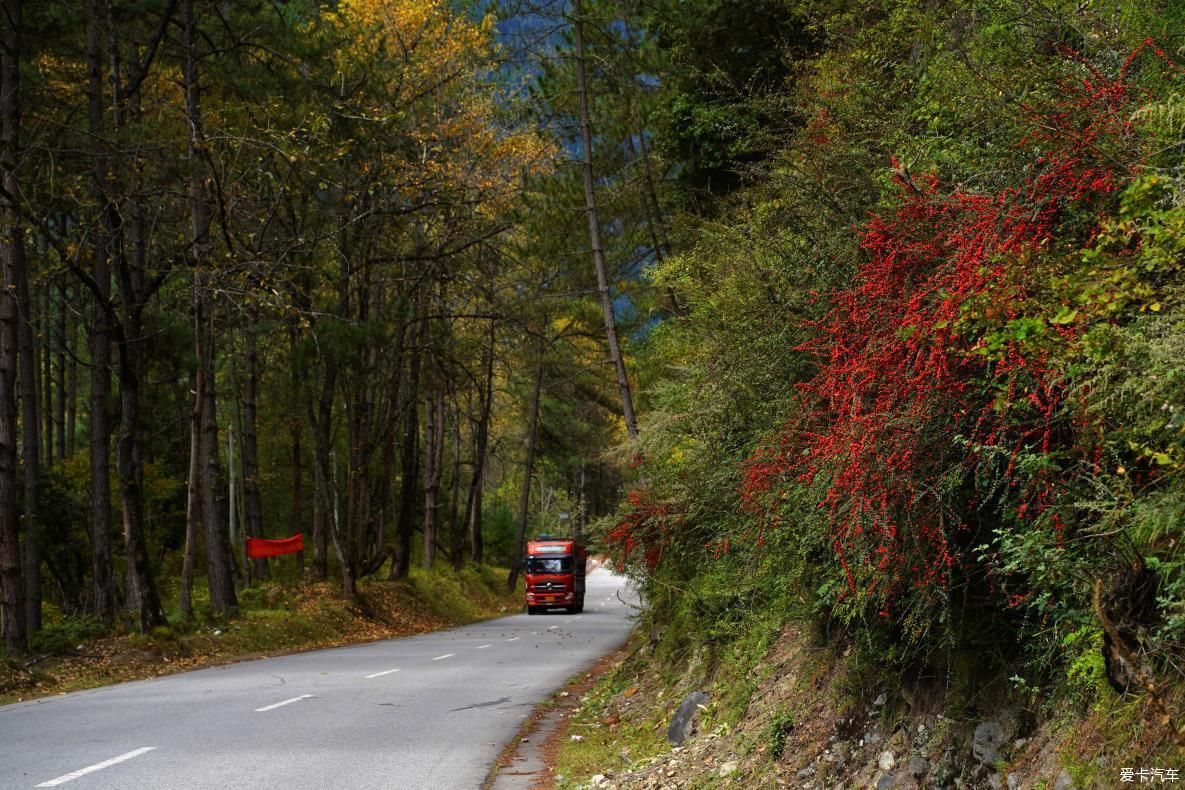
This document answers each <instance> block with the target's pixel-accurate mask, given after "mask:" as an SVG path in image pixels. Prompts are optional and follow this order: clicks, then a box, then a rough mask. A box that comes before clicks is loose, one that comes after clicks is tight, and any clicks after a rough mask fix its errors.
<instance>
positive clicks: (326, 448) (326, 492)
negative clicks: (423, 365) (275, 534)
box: [310, 359, 337, 580]
mask: <svg viewBox="0 0 1185 790" xmlns="http://www.w3.org/2000/svg"><path fill="white" fill-rule="evenodd" d="M336 383H337V368H336V366H335V365H334V364H333V362H332V360H329V359H326V360H325V379H324V381H323V382H322V385H321V396H320V398H318V400H317V407H316V411H315V412H313V413H312V414H311V417H312V418H311V420H310V422H311V423H312V426H313V439H314V441H315V446H314V448H313V482H314V485H315V488H316V497H317V502H316V505H317V507H316V510H315V512H314V514H313V574H314V575H315V576H316V578H318V579H322V580H324V579H325V578H327V577H328V576H329V545H328V537H329V530H330V529H332V528H333V527H332V524H331V523H330V522H331V520H332V518H333V516H332V510H333V496H332V493H331V491H330V483H331V479H330V469H329V466H330V449H331V448H330V430H331V428H332V420H333V393H334V389H335V387H336ZM311 409H312V407H311V406H310V410H311Z"/></svg>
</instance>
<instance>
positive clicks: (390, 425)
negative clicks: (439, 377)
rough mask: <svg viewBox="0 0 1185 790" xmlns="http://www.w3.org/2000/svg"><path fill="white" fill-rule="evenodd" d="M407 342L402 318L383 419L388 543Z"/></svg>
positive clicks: (382, 491) (382, 537) (382, 533)
mask: <svg viewBox="0 0 1185 790" xmlns="http://www.w3.org/2000/svg"><path fill="white" fill-rule="evenodd" d="M406 342H407V322H406V321H400V322H399V328H398V329H397V330H396V331H395V343H394V347H393V348H392V351H391V359H392V360H393V362H392V365H391V380H390V382H389V383H388V388H387V416H386V419H385V420H384V422H383V433H384V436H383V452H382V459H381V461H380V467H381V471H380V472H379V474H380V478H379V490H378V500H379V501H378V509H379V512H378V532H379V543H380V545H382V544H383V543H385V542H386V531H387V530H386V525H387V522H388V520H389V519H388V516H389V514H390V507H391V487H392V486H393V485H394V481H395V436H396V434H398V432H399V417H400V415H401V414H402V410H401V408H400V403H401V401H402V399H403V389H402V380H403V375H402V374H403V353H404V347H405V345H406Z"/></svg>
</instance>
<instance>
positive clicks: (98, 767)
mask: <svg viewBox="0 0 1185 790" xmlns="http://www.w3.org/2000/svg"><path fill="white" fill-rule="evenodd" d="M155 748H156V747H155V746H143V747H141V748H139V749H134V750H133V751H130V752H125V753H123V754H121V755H119V756H118V757H112V758H111V759H110V760H104V761H103V762H101V763H95V764H94V765H88V766H87V767H86V768H79V769H78V770H77V771H71V772H70V773H68V774H62V775H61V776H59V777H58V778H57V779H50V780H49V781H48V782H42V783H41V784H39V785H37V786H38V787H57V786H58V785H64V784H66V782H70V781H73V780H75V779H77V778H78V777H80V776H86V775H87V774H93V773H94V772H95V771H102V770H103V769H104V768H110V767H111V766H113V765H115V764H117V763H122V762H123V761H124V760H131V759H132V758H134V757H139V756H140V755H142V754H148V752H150V751H152V750H153V749H155Z"/></svg>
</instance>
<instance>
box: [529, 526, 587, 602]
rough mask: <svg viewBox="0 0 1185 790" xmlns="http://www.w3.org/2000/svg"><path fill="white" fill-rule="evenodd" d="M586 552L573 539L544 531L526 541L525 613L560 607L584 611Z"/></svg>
mask: <svg viewBox="0 0 1185 790" xmlns="http://www.w3.org/2000/svg"><path fill="white" fill-rule="evenodd" d="M587 564H588V552H587V551H585V549H584V546H581V545H580V544H579V543H577V542H576V541H574V540H568V539H567V538H553V537H549V536H547V535H543V536H540V537H539V538H538V539H536V540H529V541H527V557H526V574H525V577H526V581H527V613H528V614H540V613H541V612H544V611H546V610H547V609H551V608H556V607H561V606H562V607H563V608H564V609H566V610H567V611H569V612H573V613H577V612H582V611H584V572H585V565H587Z"/></svg>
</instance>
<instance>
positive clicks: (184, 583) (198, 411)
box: [179, 282, 206, 617]
mask: <svg viewBox="0 0 1185 790" xmlns="http://www.w3.org/2000/svg"><path fill="white" fill-rule="evenodd" d="M197 289H198V286H197V284H196V282H195V283H194V288H193V293H194V300H195V304H194V319H195V320H194V332H195V338H196V337H197V335H196V333H197V331H199V330H198V323H197V319H198V314H197V304H196V299H197ZM189 378H190V381H191V382H192V386H191V387H190V391H191V392H193V403H192V405H191V406H190V409H189V477H188V479H187V485H186V492H185V553H184V555H183V557H182V560H181V581H180V593H179V605H180V607H181V614H182V616H184V617H192V616H193V571H194V565H195V564H196V562H197V541H198V523H199V522H201V520H202V483H201V481H202V469H201V458H202V454H201V445H202V405H203V404H204V403H205V388H206V383H205V375H204V372H203V370H202V368H201V366H200V365H199V366H198V367H197V369H196V370H194V371H193V372H191V373H190V376H189Z"/></svg>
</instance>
